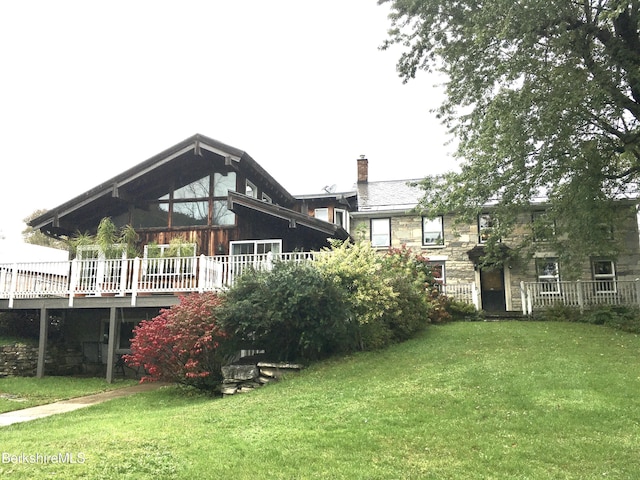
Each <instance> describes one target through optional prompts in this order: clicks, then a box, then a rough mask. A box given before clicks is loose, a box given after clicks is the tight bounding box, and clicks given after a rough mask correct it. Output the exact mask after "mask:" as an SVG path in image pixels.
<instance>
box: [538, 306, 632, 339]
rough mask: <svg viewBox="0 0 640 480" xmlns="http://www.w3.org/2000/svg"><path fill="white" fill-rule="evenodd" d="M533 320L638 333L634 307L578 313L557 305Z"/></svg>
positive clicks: (607, 307) (610, 307) (590, 308)
mask: <svg viewBox="0 0 640 480" xmlns="http://www.w3.org/2000/svg"><path fill="white" fill-rule="evenodd" d="M535 318H536V319H538V320H543V321H565V322H580V323H590V324H593V325H605V326H607V327H611V328H615V329H618V330H623V331H625V332H631V333H640V308H638V307H635V306H628V305H594V306H591V307H589V308H587V309H585V310H584V311H583V312H580V309H579V308H578V307H571V306H567V305H562V304H558V305H553V306H551V307H549V308H546V309H545V310H542V311H541V312H540V313H538V314H536V316H535Z"/></svg>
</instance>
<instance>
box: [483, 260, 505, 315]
mask: <svg viewBox="0 0 640 480" xmlns="http://www.w3.org/2000/svg"><path fill="white" fill-rule="evenodd" d="M505 293H506V292H505V285H504V269H503V268H495V267H494V268H483V269H481V270H480V295H481V299H482V309H483V310H484V311H486V312H506V311H507V303H506V297H505Z"/></svg>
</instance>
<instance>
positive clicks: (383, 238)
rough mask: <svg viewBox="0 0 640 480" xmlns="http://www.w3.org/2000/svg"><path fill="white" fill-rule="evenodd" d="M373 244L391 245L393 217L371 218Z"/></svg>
mask: <svg viewBox="0 0 640 480" xmlns="http://www.w3.org/2000/svg"><path fill="white" fill-rule="evenodd" d="M371 245H372V246H374V247H389V246H391V219H390V218H372V219H371Z"/></svg>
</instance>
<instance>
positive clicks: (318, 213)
mask: <svg viewBox="0 0 640 480" xmlns="http://www.w3.org/2000/svg"><path fill="white" fill-rule="evenodd" d="M313 216H314V217H315V218H317V219H318V220H324V221H325V222H328V221H329V209H328V208H316V209H315V210H314V211H313Z"/></svg>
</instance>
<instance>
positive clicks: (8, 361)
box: [0, 343, 38, 377]
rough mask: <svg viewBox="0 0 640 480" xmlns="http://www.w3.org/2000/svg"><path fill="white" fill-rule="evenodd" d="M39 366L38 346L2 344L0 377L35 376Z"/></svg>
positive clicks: (0, 347)
mask: <svg viewBox="0 0 640 480" xmlns="http://www.w3.org/2000/svg"><path fill="white" fill-rule="evenodd" d="M37 368H38V347H35V346H31V345H26V344H24V343H15V344H13V345H2V346H0V377H34V376H35V375H36V371H37Z"/></svg>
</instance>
